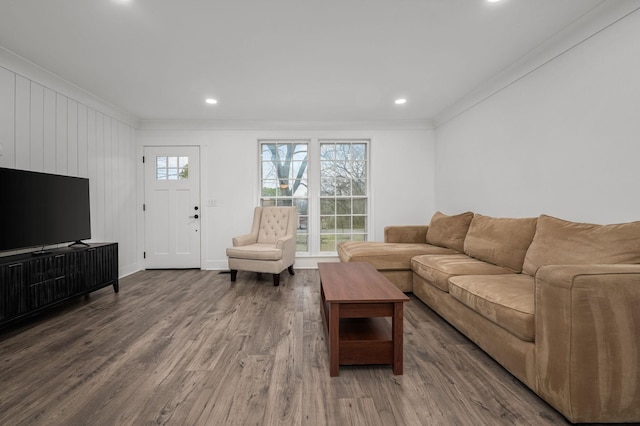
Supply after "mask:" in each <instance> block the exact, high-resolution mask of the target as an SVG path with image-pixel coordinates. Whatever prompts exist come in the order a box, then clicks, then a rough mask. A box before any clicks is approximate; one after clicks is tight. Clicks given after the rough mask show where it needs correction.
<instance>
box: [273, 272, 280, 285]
mask: <svg viewBox="0 0 640 426" xmlns="http://www.w3.org/2000/svg"><path fill="white" fill-rule="evenodd" d="M279 285H280V274H273V286H274V287H278V286H279Z"/></svg>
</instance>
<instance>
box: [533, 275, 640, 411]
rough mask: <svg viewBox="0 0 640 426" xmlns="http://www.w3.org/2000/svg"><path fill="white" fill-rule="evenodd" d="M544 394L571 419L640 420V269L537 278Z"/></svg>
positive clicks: (538, 357)
mask: <svg viewBox="0 0 640 426" xmlns="http://www.w3.org/2000/svg"><path fill="white" fill-rule="evenodd" d="M535 279H536V294H535V297H536V300H535V306H536V307H535V333H536V334H535V342H536V354H535V356H536V366H537V387H538V393H539V394H540V395H541V396H542V397H543V398H544V399H545V400H547V401H548V402H549V403H550V404H551V405H553V406H554V407H555V408H557V409H558V410H559V411H561V412H562V413H563V414H564V415H565V416H567V418H568V419H569V420H571V421H572V422H576V423H577V422H601V421H606V422H630V421H638V420H640V404H638V401H640V339H639V338H638V332H639V331H640V265H622V264H619V265H550V266H543V267H541V268H540V269H539V270H538V271H537V273H536V277H535Z"/></svg>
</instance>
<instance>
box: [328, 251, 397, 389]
mask: <svg viewBox="0 0 640 426" xmlns="http://www.w3.org/2000/svg"><path fill="white" fill-rule="evenodd" d="M318 271H319V272H320V297H321V304H320V311H321V313H322V318H323V320H324V323H325V325H326V331H327V345H328V349H329V375H330V376H331V377H334V376H337V375H338V370H339V365H358V364H391V365H392V366H393V374H402V317H403V303H405V302H408V301H409V298H408V297H407V296H406V295H405V294H404V293H403V292H402V291H400V290H399V289H398V288H397V287H396V286H395V285H393V284H392V283H391V282H390V281H389V280H387V279H386V278H385V277H384V276H383V275H382V274H381V273H380V272H378V271H377V270H376V269H375V268H374V267H373V266H371V264H369V263H366V262H345V263H319V264H318ZM383 317H391V326H389V322H388V321H387V320H385V319H384V318H383Z"/></svg>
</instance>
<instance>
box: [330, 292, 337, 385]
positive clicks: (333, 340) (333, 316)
mask: <svg viewBox="0 0 640 426" xmlns="http://www.w3.org/2000/svg"><path fill="white" fill-rule="evenodd" d="M339 363H340V304H338V303H330V304H329V376H330V377H335V376H337V375H338V370H339V368H340V366H339Z"/></svg>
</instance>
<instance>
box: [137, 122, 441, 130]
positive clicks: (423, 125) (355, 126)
mask: <svg viewBox="0 0 640 426" xmlns="http://www.w3.org/2000/svg"><path fill="white" fill-rule="evenodd" d="M433 128H434V127H433V123H432V122H431V121H430V120H375V121H373V120H372V121H277V120H140V121H139V122H138V129H140V130H433Z"/></svg>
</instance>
